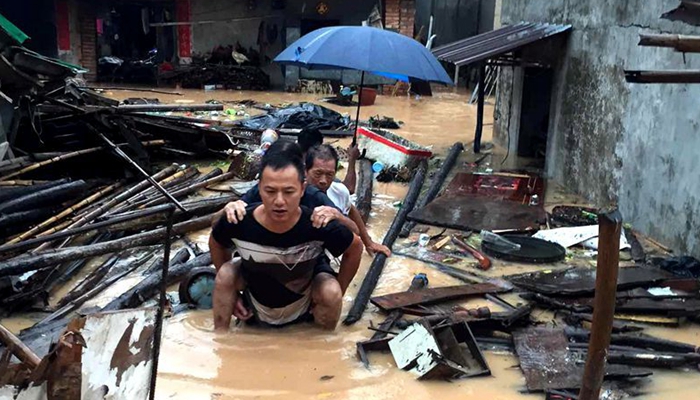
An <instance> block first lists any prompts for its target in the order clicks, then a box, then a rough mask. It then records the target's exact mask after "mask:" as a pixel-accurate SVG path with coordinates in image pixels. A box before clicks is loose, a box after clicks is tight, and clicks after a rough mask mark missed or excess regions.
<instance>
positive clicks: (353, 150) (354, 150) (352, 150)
mask: <svg viewBox="0 0 700 400" xmlns="http://www.w3.org/2000/svg"><path fill="white" fill-rule="evenodd" d="M347 152H348V160H350V161H355V160H357V159H358V158H360V148H359V147H357V143H355V145H354V146H353V145H352V144H350V146H348V150H347Z"/></svg>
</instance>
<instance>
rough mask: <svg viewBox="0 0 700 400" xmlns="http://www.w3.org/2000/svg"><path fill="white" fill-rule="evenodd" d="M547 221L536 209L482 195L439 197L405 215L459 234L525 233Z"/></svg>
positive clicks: (538, 208) (542, 213)
mask: <svg viewBox="0 0 700 400" xmlns="http://www.w3.org/2000/svg"><path fill="white" fill-rule="evenodd" d="M546 218H547V214H546V212H545V211H544V210H543V209H542V208H541V207H539V206H529V205H526V204H520V203H516V202H514V201H499V200H494V199H493V198H490V197H487V196H481V195H464V196H462V195H458V196H440V197H438V198H437V199H435V200H433V201H432V202H430V203H429V204H428V205H426V206H425V207H423V208H419V209H417V210H413V211H411V213H409V214H408V219H409V220H411V221H416V222H419V223H421V224H426V225H433V226H440V227H444V228H450V229H457V230H461V231H480V230H489V231H499V230H517V231H528V230H533V229H539V227H540V224H542V223H544V222H545V220H546Z"/></svg>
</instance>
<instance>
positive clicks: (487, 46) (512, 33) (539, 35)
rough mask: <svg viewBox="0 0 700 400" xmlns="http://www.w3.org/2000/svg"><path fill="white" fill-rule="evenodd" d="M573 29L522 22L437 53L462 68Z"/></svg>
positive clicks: (440, 57)
mask: <svg viewBox="0 0 700 400" xmlns="http://www.w3.org/2000/svg"><path fill="white" fill-rule="evenodd" d="M570 29H571V25H553V24H545V23H525V22H521V23H519V24H516V25H512V26H507V27H503V28H500V29H496V30H493V31H491V32H486V33H482V34H481V35H477V36H472V37H470V38H467V39H463V40H459V41H456V42H453V43H450V44H446V45H444V46H440V47H438V48H436V49H434V50H433V54H434V55H435V57H437V58H438V59H439V60H444V61H449V62H451V63H454V64H456V65H460V66H462V65H467V64H471V63H474V62H477V61H482V60H486V59H488V58H492V57H495V56H499V55H502V54H505V53H509V52H511V51H513V50H515V49H518V48H520V47H522V46H525V45H527V44H530V43H534V42H536V41H538V40H541V39H544V38H547V37H550V36H554V35H557V34H560V33H563V32H566V31H568V30H570Z"/></svg>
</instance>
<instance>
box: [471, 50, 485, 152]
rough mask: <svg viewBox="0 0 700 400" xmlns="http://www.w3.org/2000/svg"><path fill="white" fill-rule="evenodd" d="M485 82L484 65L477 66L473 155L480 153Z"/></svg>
mask: <svg viewBox="0 0 700 400" xmlns="http://www.w3.org/2000/svg"><path fill="white" fill-rule="evenodd" d="M485 81H486V64H485V63H481V65H480V66H479V90H478V91H479V94H478V95H477V97H478V99H477V104H476V132H475V133H474V153H477V154H479V151H481V133H482V131H483V129H484V96H485V93H484V84H485Z"/></svg>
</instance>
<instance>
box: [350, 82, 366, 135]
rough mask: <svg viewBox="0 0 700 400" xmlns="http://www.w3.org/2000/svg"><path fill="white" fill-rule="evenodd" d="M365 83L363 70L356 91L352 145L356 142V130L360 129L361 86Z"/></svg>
mask: <svg viewBox="0 0 700 400" xmlns="http://www.w3.org/2000/svg"><path fill="white" fill-rule="evenodd" d="M364 85H365V71H362V75H361V76H360V90H358V91H357V114H356V115H355V135H354V136H353V137H352V145H353V146H354V145H355V144H357V130H358V129H360V108H361V107H362V87H363V86H364Z"/></svg>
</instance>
